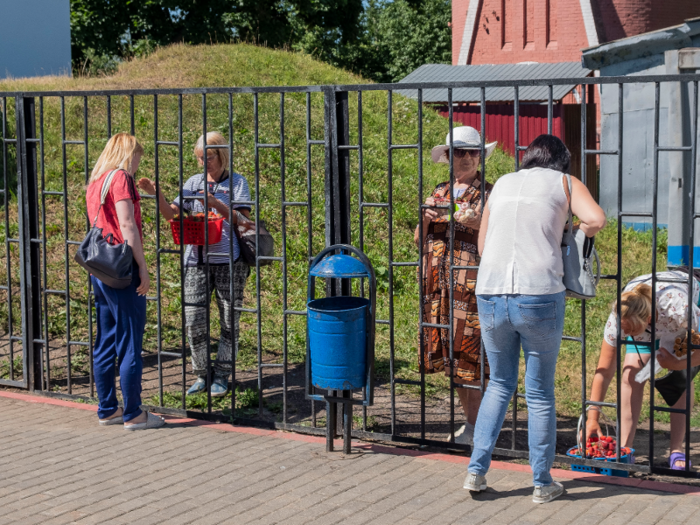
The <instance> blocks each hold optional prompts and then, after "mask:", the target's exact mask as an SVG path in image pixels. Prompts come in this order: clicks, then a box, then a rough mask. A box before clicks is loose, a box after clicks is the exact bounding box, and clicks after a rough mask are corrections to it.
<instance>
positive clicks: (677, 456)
mask: <svg viewBox="0 0 700 525" xmlns="http://www.w3.org/2000/svg"><path fill="white" fill-rule="evenodd" d="M677 461H683V462H687V464H688V468H693V462H692V461H690V460H686V458H685V454H683V452H673V453H672V454H671V457H670V458H668V463H669V466H670V467H671V468H672V469H673V470H685V466H683V467H681V466H679V465H676V462H677Z"/></svg>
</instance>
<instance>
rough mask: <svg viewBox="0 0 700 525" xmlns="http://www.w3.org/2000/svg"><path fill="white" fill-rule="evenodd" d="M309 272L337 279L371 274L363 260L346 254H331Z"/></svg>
mask: <svg viewBox="0 0 700 525" xmlns="http://www.w3.org/2000/svg"><path fill="white" fill-rule="evenodd" d="M309 274H310V275H312V276H314V277H326V278H336V279H347V278H355V277H369V276H370V274H369V271H368V270H367V268H366V267H365V265H364V264H363V263H362V261H360V260H359V259H355V258H354V257H351V256H350V255H344V254H336V255H331V256H330V257H325V258H324V259H321V260H320V261H319V262H318V264H317V265H316V266H314V267H313V268H311V270H310V271H309Z"/></svg>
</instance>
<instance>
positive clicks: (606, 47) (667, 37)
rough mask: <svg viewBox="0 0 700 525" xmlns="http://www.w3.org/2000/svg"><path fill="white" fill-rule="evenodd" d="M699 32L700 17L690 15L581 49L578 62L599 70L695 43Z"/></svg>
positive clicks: (691, 45) (694, 44)
mask: <svg viewBox="0 0 700 525" xmlns="http://www.w3.org/2000/svg"><path fill="white" fill-rule="evenodd" d="M698 35H700V17H698V18H689V19H688V20H686V21H685V22H684V23H682V24H679V25H676V26H671V27H665V28H663V29H657V30H656V31H649V32H648V33H641V34H639V35H634V36H630V37H627V38H621V39H619V40H614V41H612V42H608V43H605V44H600V45H598V46H594V47H589V48H588V49H584V50H583V51H582V54H581V63H583V64H585V65H586V66H588V67H591V68H593V69H600V68H602V67H605V66H611V65H613V64H617V63H620V62H626V61H628V60H634V59H635V58H646V57H650V56H653V55H659V54H662V53H663V52H664V51H668V50H670V49H681V48H684V47H693V46H696V45H697V42H698Z"/></svg>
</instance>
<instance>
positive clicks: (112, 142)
mask: <svg viewBox="0 0 700 525" xmlns="http://www.w3.org/2000/svg"><path fill="white" fill-rule="evenodd" d="M141 155H143V147H142V146H141V144H139V143H138V141H137V140H136V138H135V137H133V136H132V135H129V134H127V133H119V134H117V135H114V136H113V137H112V138H111V139H109V142H107V145H106V146H105V149H104V150H103V151H102V154H101V155H100V158H99V159H97V163H96V164H95V167H94V168H93V170H92V175H91V176H90V180H89V182H88V187H87V195H86V200H87V212H88V217H91V218H92V217H95V216H97V227H98V228H102V233H103V235H104V236H105V237H107V236H108V235H109V234H112V235H113V237H114V242H115V243H118V244H121V243H123V242H125V241H126V242H127V243H128V244H129V246H131V250H132V252H133V255H134V271H133V279H132V282H131V284H130V285H129V286H128V287H126V288H124V289H117V288H112V287H111V286H108V285H106V284H104V283H103V282H102V281H100V280H99V279H97V278H96V277H95V276H91V277H90V279H91V280H92V286H93V289H94V290H95V310H96V312H97V337H96V338H95V345H94V348H93V361H94V375H95V387H96V389H97V397H98V398H99V402H100V403H99V408H98V411H97V415H98V417H99V419H100V425H116V424H122V423H123V424H124V428H125V429H126V430H141V429H146V428H157V427H160V426H163V424H164V423H165V422H164V421H163V419H162V418H160V417H158V416H155V415H153V414H149V413H148V412H144V411H142V410H141V408H140V406H141V374H142V371H143V361H142V359H141V346H142V342H143V332H144V328H145V326H146V294H147V293H148V288H149V284H150V278H149V275H148V268H147V267H146V259H145V257H144V254H143V232H142V228H141V204H140V200H141V198H140V196H139V193H138V191H137V190H136V184H135V182H134V174H135V173H136V170H138V167H139V163H140V162H141ZM112 171H115V173H114V176H113V178H112V182H111V184H110V186H109V192H108V193H107V196H106V198H105V201H104V204H102V206H100V200H101V199H100V195H101V192H102V185H103V183H104V181H105V178H106V177H107V175H108V174H109V173H111V172H112ZM115 361H116V363H117V366H118V367H119V381H120V384H121V391H122V398H123V400H124V406H123V408H122V407H120V406H119V405H118V402H117V393H116V381H115V368H114V363H115Z"/></svg>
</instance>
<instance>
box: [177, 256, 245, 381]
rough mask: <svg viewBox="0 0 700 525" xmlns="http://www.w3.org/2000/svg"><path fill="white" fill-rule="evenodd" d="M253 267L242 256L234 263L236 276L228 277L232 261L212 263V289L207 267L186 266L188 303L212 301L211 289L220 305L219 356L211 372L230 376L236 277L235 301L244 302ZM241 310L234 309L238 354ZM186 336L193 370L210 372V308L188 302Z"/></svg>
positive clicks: (204, 373) (221, 375) (203, 374)
mask: <svg viewBox="0 0 700 525" xmlns="http://www.w3.org/2000/svg"><path fill="white" fill-rule="evenodd" d="M249 274H250V268H249V267H248V265H247V264H246V263H244V262H243V261H242V260H239V261H237V262H235V263H234V264H233V276H231V277H230V278H229V275H230V272H229V265H228V264H224V265H221V266H218V265H217V266H214V265H210V266H209V290H207V273H206V270H205V267H204V266H203V265H202V266H188V267H187V268H186V269H185V302H186V303H188V304H207V307H208V305H209V304H210V301H211V293H212V291H214V292H215V293H216V303H217V305H218V307H219V322H220V325H221V337H220V338H219V350H218V353H217V355H216V360H215V361H212V376H213V377H219V378H228V376H229V374H230V373H231V364H232V358H231V317H232V316H231V296H230V291H231V290H230V285H231V281H233V294H234V295H233V304H234V306H235V307H236V308H240V307H241V306H243V292H244V290H245V283H246V280H247V279H248V275H249ZM240 317H241V313H240V312H233V335H234V337H233V341H234V345H235V348H236V355H238V320H239V319H240ZM185 325H186V328H187V338H188V339H189V342H190V350H191V351H192V371H193V372H194V373H195V374H196V375H197V376H200V377H206V375H207V311H206V309H205V308H203V307H201V306H185Z"/></svg>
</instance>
